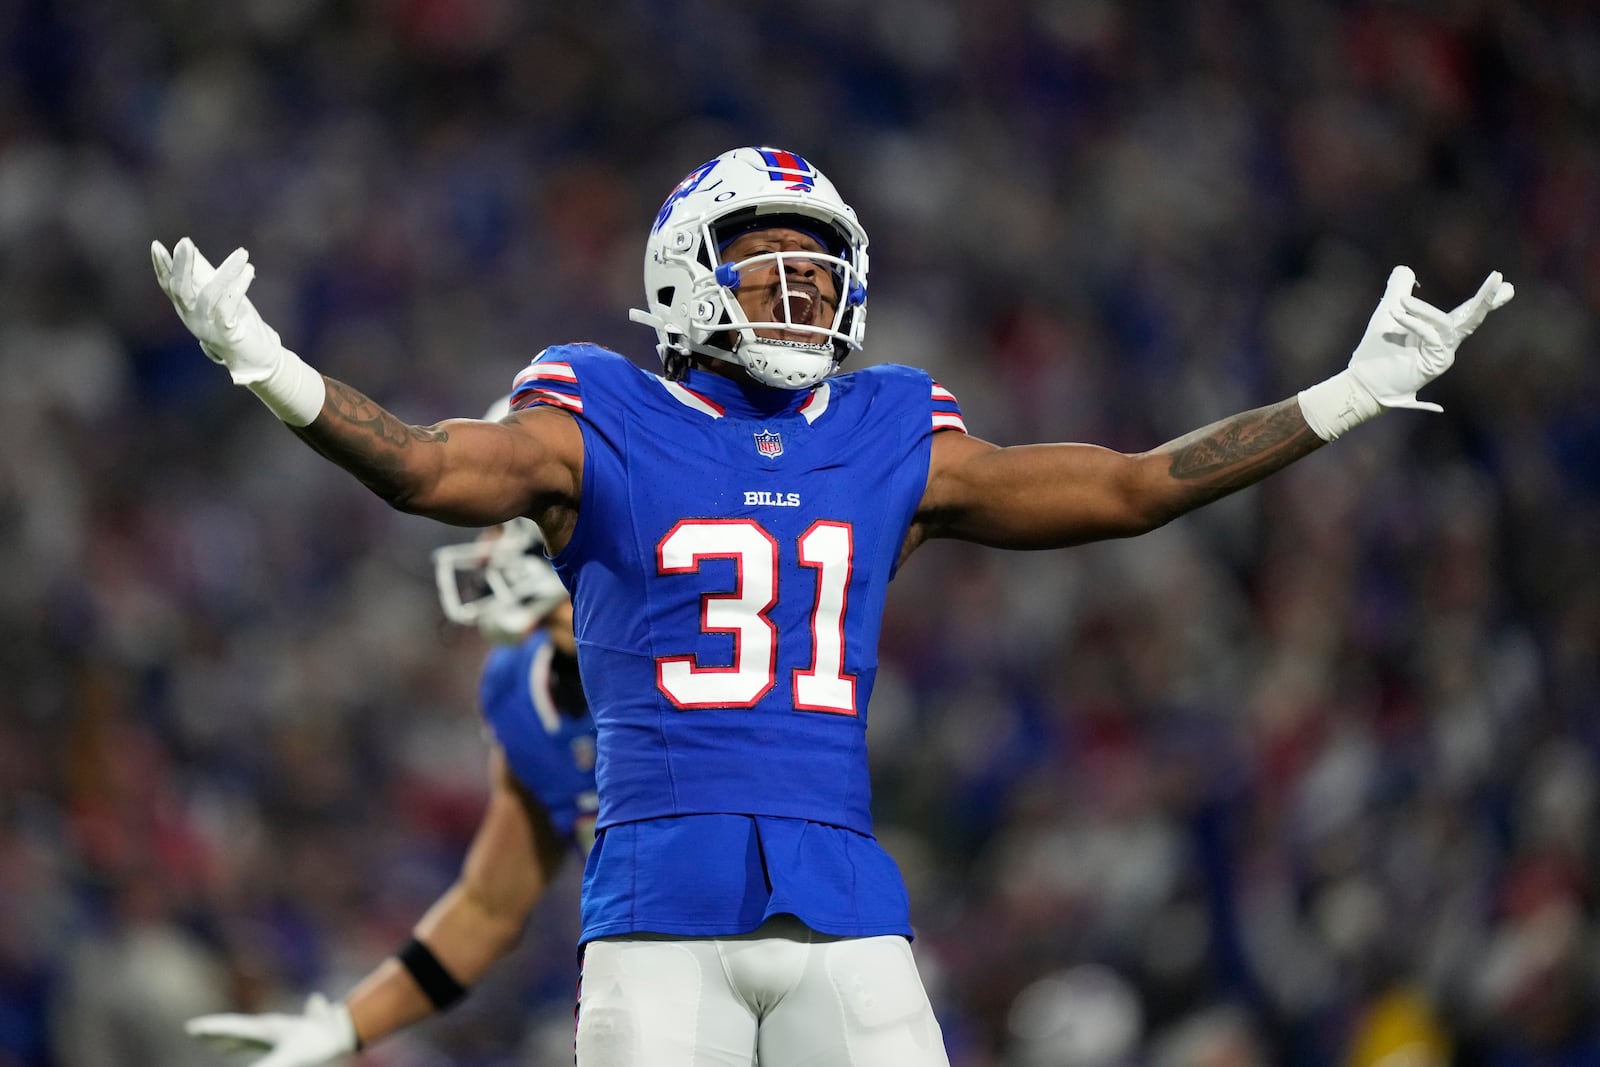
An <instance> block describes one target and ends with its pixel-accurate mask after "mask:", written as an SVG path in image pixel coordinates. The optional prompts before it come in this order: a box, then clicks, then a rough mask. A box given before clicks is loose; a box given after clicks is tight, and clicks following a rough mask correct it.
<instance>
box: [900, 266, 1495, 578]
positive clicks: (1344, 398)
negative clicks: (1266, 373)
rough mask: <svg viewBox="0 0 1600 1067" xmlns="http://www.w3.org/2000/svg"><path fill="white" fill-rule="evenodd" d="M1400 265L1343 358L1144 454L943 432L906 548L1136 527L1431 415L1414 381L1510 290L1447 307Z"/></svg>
mask: <svg viewBox="0 0 1600 1067" xmlns="http://www.w3.org/2000/svg"><path fill="white" fill-rule="evenodd" d="M1415 284H1416V278H1415V276H1414V275H1413V274H1412V273H1411V271H1410V269H1409V268H1406V267H1396V268H1395V270H1394V271H1393V273H1391V275H1390V277H1389V284H1388V288H1387V289H1386V291H1385V293H1384V295H1383V299H1382V300H1381V301H1379V304H1378V307H1377V310H1375V311H1374V312H1373V314H1372V318H1371V319H1370V320H1369V321H1368V323H1367V329H1366V332H1365V333H1364V334H1363V336H1362V338H1361V342H1360V343H1359V344H1358V345H1357V346H1356V349H1355V352H1354V354H1353V355H1352V356H1351V358H1350V365H1349V366H1348V367H1347V368H1346V369H1345V370H1343V371H1341V372H1340V373H1338V374H1336V375H1334V376H1333V377H1332V378H1329V379H1328V380H1327V381H1325V382H1322V383H1320V384H1318V385H1315V386H1312V387H1311V388H1310V389H1307V390H1305V391H1303V392H1302V393H1300V394H1299V395H1298V396H1295V397H1291V398H1289V399H1287V400H1283V401H1280V402H1278V403H1276V404H1271V405H1268V406H1266V407H1262V408H1256V409H1255V410H1253V411H1246V412H1243V413H1241V414H1238V415H1234V416H1231V417H1230V418H1226V419H1222V420H1221V421H1219V422H1214V423H1212V424H1211V425H1209V426H1206V427H1204V428H1202V429H1199V430H1196V431H1194V432H1193V433H1189V434H1185V435H1184V436H1182V437H1179V438H1178V439H1176V440H1174V441H1169V442H1168V443H1166V444H1164V445H1162V446H1161V447H1159V448H1156V449H1153V450H1151V451H1149V452H1143V453H1139V454H1136V455H1127V454H1124V453H1120V452H1114V451H1112V450H1110V449H1105V448H1098V447H1095V446H1092V445H1078V444H1055V445H1023V446H1016V447H1011V448H999V447H996V446H995V445H992V444H989V443H988V442H986V441H980V440H977V439H975V438H971V437H967V436H965V435H962V434H958V433H953V432H946V433H941V434H938V435H937V436H936V437H935V438H934V441H933V450H932V457H931V462H930V467H929V475H928V486H927V489H926V491H925V493H924V496H923V499H922V505H921V507H920V509H919V511H918V514H917V520H916V522H915V524H914V525H913V527H912V531H911V534H910V536H909V537H908V538H907V541H906V545H905V547H904V550H903V552H902V557H903V556H904V555H906V554H908V553H909V552H911V551H912V550H913V549H914V548H915V547H916V546H917V545H918V544H920V543H921V542H922V541H923V540H926V539H927V538H930V537H954V538H960V539H962V540H967V541H976V542H978V543H980V544H987V545H995V546H999V547H1004V548H1057V547H1061V546H1064V545H1072V544H1080V543H1083V542H1085V541H1095V540H1100V539H1102V538H1108V537H1127V536H1130V535H1133V534H1139V533H1144V532H1146V531H1148V530H1153V529H1155V528H1156V527H1158V526H1160V525H1162V524H1163V523H1166V522H1168V521H1170V520H1172V519H1174V518H1176V517H1177V516H1179V515H1182V514H1183V513H1185V512H1187V511H1191V510H1193V509H1194V508H1197V507H1200V506H1201V505H1203V504H1207V503H1210V502H1211V501H1213V500H1216V499H1218V498H1219V497H1222V496H1226V495H1227V494H1229V493H1232V492H1234V491H1235V490H1238V489H1242V488H1244V487H1245V486H1247V485H1253V484H1254V483H1256V482H1258V481H1260V480H1261V479H1262V478H1265V477H1266V476H1267V475H1269V474H1272V473H1273V472H1274V471H1278V470H1281V469H1282V468H1284V467H1286V466H1287V465H1289V464H1290V463H1293V462H1294V461H1295V460H1297V459H1299V458H1300V457H1302V456H1305V455H1308V454H1309V453H1311V452H1314V451H1315V450H1316V449H1318V448H1320V447H1321V446H1322V445H1323V444H1324V443H1325V442H1327V441H1332V440H1334V439H1335V438H1337V437H1338V436H1339V435H1340V434H1342V433H1343V432H1344V431H1346V430H1348V429H1350V428H1351V427H1352V426H1355V425H1357V424H1359V423H1361V422H1364V421H1365V420H1367V419H1369V418H1372V417H1373V416H1375V415H1377V414H1379V413H1380V412H1382V411H1384V410H1385V409H1387V408H1391V407H1413V408H1423V409H1428V410H1434V411H1437V410H1439V408H1438V406H1437V405H1435V404H1428V403H1426V402H1424V401H1419V400H1418V399H1417V390H1418V389H1420V388H1421V387H1422V386H1423V385H1426V384H1427V383H1428V382H1430V381H1432V380H1433V379H1434V378H1436V377H1438V376H1439V375H1440V374H1442V373H1444V371H1445V370H1447V369H1448V368H1449V367H1450V365H1451V363H1452V362H1453V361H1454V359H1455V351H1456V347H1457V346H1458V345H1459V344H1460V343H1461V341H1462V340H1463V339H1464V338H1465V337H1466V336H1467V335H1468V334H1470V333H1471V332H1472V331H1473V330H1475V329H1476V328H1477V327H1478V325H1479V324H1480V323H1482V322H1483V320H1484V317H1485V316H1487V315H1488V313H1489V312H1490V311H1491V310H1493V309H1494V308H1497V307H1500V306H1502V305H1504V304H1505V303H1506V301H1508V300H1510V299H1511V297H1512V295H1513V292H1514V290H1513V289H1512V287H1511V286H1510V285H1509V284H1506V283H1505V282H1504V281H1502V279H1501V277H1500V275H1499V273H1498V272H1496V273H1493V274H1490V275H1489V277H1488V278H1486V279H1485V280H1484V283H1483V286H1482V287H1481V288H1480V289H1479V290H1478V292H1477V294H1476V295H1475V296H1473V297H1472V298H1471V299H1470V300H1468V301H1466V302H1465V303H1463V304H1461V305H1460V306H1459V307H1457V308H1456V309H1454V310H1453V311H1450V312H1444V311H1440V310H1439V309H1438V308H1435V307H1433V306H1432V305H1430V304H1427V303H1425V302H1423V301H1421V300H1418V299H1417V298H1415V297H1414V296H1412V295H1411V289H1412V287H1413V286H1414V285H1415Z"/></svg>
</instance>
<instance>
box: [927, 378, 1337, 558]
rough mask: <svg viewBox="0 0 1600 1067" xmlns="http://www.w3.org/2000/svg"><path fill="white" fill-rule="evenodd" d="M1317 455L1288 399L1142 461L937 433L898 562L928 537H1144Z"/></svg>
mask: <svg viewBox="0 0 1600 1067" xmlns="http://www.w3.org/2000/svg"><path fill="white" fill-rule="evenodd" d="M1322 444H1323V441H1322V439H1321V438H1320V437H1318V436H1317V435H1316V434H1315V433H1313V432H1312V431H1311V428H1310V427H1309V426H1307V425H1306V421H1305V419H1304V418H1303V417H1302V416H1301V414H1300V406H1299V403H1298V401H1296V400H1295V399H1294V398H1290V399H1288V400H1284V401H1281V402H1279V403H1277V404H1272V405H1269V406H1267V407H1263V408H1256V409H1255V410H1254V411H1246V412H1243V413H1242V414H1239V415H1234V416H1232V417H1231V418H1226V419H1223V420H1221V421H1220V422H1215V423H1212V424H1211V425H1210V426H1206V427H1204V428H1203V429H1199V430H1196V431H1194V432H1193V433H1190V434H1186V435H1185V436H1183V437H1180V438H1178V439H1177V440H1175V441H1170V442H1168V443H1167V444H1164V445H1162V446H1161V447H1160V448H1157V449H1153V450H1152V451H1149V452H1143V453H1140V454H1138V455H1125V454H1123V453H1121V452H1114V451H1112V450H1110V449H1107V448H1099V447H1096V446H1094V445H1079V444H1052V445H1019V446H1015V447H1011V448H1000V447H997V446H995V445H992V444H990V443H988V442H987V441H980V440H978V439H977V438H974V437H968V436H967V435H965V434H960V433H954V432H945V433H940V434H936V435H935V436H934V439H933V455H932V458H931V462H930V465H929V471H928V487H927V490H926V491H925V492H924V494H923V498H922V504H921V507H920V508H919V509H918V513H917V521H916V523H915V524H914V525H913V527H912V530H911V533H910V535H909V536H908V537H907V539H906V544H905V546H904V548H903V549H902V552H901V558H902V559H903V558H904V557H905V556H906V555H908V554H910V552H911V551H912V550H913V549H914V548H916V546H917V545H918V544H920V543H921V542H922V541H924V540H926V539H928V538H930V537H954V538H959V539H961V540H965V541H975V542H977V543H979V544H985V545H995V546H998V547H1001V548H1059V547H1061V546H1064V545H1073V544H1081V543H1083V542H1086V541H1097V540H1101V539H1102V538H1108V537H1128V536H1131V535H1133V534H1140V533H1144V532H1146V531H1148V530H1153V529H1155V528H1156V527H1158V526H1161V525H1162V524H1164V523H1166V522H1169V521H1170V520H1172V519H1174V518H1176V517H1177V516H1179V515H1182V514H1183V513H1184V512H1186V511H1191V510H1193V509H1194V508H1197V507H1199V506H1201V505H1202V504H1207V503H1210V502H1211V501H1213V500H1216V499H1217V498H1218V497H1222V496H1226V495H1227V494H1229V493H1231V492H1233V491H1234V490H1236V489H1242V488H1244V487H1245V486H1247V485H1252V484H1254V483H1255V482H1258V481H1260V480H1261V479H1262V478H1265V477H1266V476H1267V475H1269V474H1271V473H1272V472H1273V471H1276V470H1279V469H1281V468H1282V467H1285V466H1287V465H1288V464H1290V463H1292V462H1294V461H1295V460H1297V459H1299V458H1300V457H1301V456H1304V455H1306V454H1308V453H1310V452H1312V451H1314V450H1316V449H1317V448H1319V447H1321V446H1322Z"/></svg>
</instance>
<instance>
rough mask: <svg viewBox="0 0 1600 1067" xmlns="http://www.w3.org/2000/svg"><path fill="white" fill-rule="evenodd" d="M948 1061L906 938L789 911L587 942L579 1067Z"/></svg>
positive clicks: (865, 1065) (938, 1066) (944, 1066)
mask: <svg viewBox="0 0 1600 1067" xmlns="http://www.w3.org/2000/svg"><path fill="white" fill-rule="evenodd" d="M757 1062H759V1063H760V1067H949V1064H950V1060H949V1058H948V1057H947V1056H946V1055H945V1050H944V1038H943V1035H942V1034H940V1032H939V1023H938V1021H937V1020H935V1019H934V1017H933V1008H932V1006H931V1005H930V1004H929V1003H928V995H927V993H926V992H925V991H924V990H923V988H922V979H921V978H919V977H918V975H917V966H916V963H915V962H914V961H913V960H912V958H911V946H910V944H908V943H907V941H906V939H905V938H903V937H898V936H889V937H832V936H829V935H827V934H819V933H816V932H815V931H813V930H811V929H810V928H808V927H807V926H805V925H804V924H803V923H801V922H800V921H799V920H798V919H795V918H793V917H791V916H787V915H785V916H778V917H775V918H773V919H770V920H768V921H767V922H766V923H765V924H763V925H762V926H761V928H760V929H758V930H755V931H753V932H751V933H749V934H744V935H742V936H739V937H722V938H683V937H660V936H655V935H648V934H646V935H637V936H631V937H612V938H605V939H603V940H600V941H591V942H589V944H588V945H587V946H585V948H584V953H583V982H582V986H581V989H580V992H579V996H578V1067H752V1065H753V1064H756V1063H757Z"/></svg>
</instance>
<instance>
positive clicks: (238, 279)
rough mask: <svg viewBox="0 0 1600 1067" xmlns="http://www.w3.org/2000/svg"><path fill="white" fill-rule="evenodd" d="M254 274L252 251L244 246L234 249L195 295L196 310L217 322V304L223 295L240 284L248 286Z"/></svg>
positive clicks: (204, 316)
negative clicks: (251, 259) (251, 258)
mask: <svg viewBox="0 0 1600 1067" xmlns="http://www.w3.org/2000/svg"><path fill="white" fill-rule="evenodd" d="M254 276H255V275H254V271H253V268H251V267H250V253H248V252H246V251H245V250H244V249H242V248H236V249H234V250H233V252H232V254H230V255H229V256H228V258H227V259H225V260H223V261H222V265H221V266H220V267H218V268H217V269H216V272H215V273H214V274H213V275H212V277H211V280H210V281H208V282H206V284H205V287H204V288H202V289H201V290H200V293H199V295H198V296H196V297H195V310H196V311H197V312H199V313H200V315H201V316H202V317H203V318H205V319H207V320H209V321H211V322H216V321H217V306H218V305H219V304H220V303H221V302H222V298H223V296H224V295H226V294H227V292H228V290H229V289H231V288H234V287H236V286H239V285H240V284H242V285H243V286H244V287H245V288H248V287H249V285H250V279H251V278H252V277H254ZM241 295H242V293H241Z"/></svg>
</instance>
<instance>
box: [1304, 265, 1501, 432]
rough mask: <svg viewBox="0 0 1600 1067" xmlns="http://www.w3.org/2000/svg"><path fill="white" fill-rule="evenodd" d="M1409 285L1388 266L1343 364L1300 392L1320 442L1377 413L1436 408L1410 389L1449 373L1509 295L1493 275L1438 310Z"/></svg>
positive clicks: (1412, 280)
mask: <svg viewBox="0 0 1600 1067" xmlns="http://www.w3.org/2000/svg"><path fill="white" fill-rule="evenodd" d="M1416 284H1417V276H1416V275H1415V274H1414V273H1412V270H1411V268H1410V267H1405V266H1401V267H1396V268H1394V270H1393V271H1391V272H1390V274H1389V283H1388V285H1387V287H1386V288H1385V289H1384V293H1383V298H1382V299H1381V300H1379V301H1378V306H1377V308H1376V309H1375V310H1374V311H1373V313H1372V318H1370V319H1369V320H1368V321H1367V329H1366V332H1365V333H1364V334H1362V335H1361V341H1360V343H1359V344H1357V345H1356V348H1355V351H1354V352H1353V353H1351V355H1350V364H1349V366H1348V367H1346V368H1345V369H1344V370H1343V371H1340V372H1339V373H1338V374H1336V375H1334V376H1333V377H1332V378H1329V379H1328V380H1327V381H1324V382H1321V383H1319V384H1317V385H1314V386H1312V387H1311V388H1310V389H1307V390H1305V391H1303V392H1302V393H1301V394H1300V410H1301V413H1302V414H1303V415H1304V416H1305V420H1306V423H1307V424H1308V425H1309V426H1310V427H1311V429H1312V430H1314V431H1315V432H1316V434H1317V436H1318V437H1321V438H1322V439H1323V440H1324V441H1332V440H1333V439H1334V438H1336V437H1338V436H1339V435H1340V434H1342V433H1344V432H1345V431H1346V430H1348V429H1350V427H1352V426H1355V425H1357V424H1359V423H1362V422H1365V421H1366V420H1367V419H1370V418H1372V417H1373V416H1374V415H1377V414H1379V413H1380V412H1381V411H1383V409H1384V408H1416V409H1419V410H1422V411H1443V410H1444V409H1443V408H1441V407H1440V406H1439V405H1438V404H1433V403H1429V402H1428V401H1426V400H1418V399H1417V390H1419V389H1421V388H1422V387H1423V386H1425V385H1427V384H1428V383H1429V382H1431V381H1433V380H1434V379H1435V378H1437V377H1439V375H1441V374H1443V373H1444V372H1445V371H1447V370H1449V369H1450V366H1451V364H1453V363H1454V362H1455V359H1456V348H1457V347H1458V346H1459V345H1460V344H1461V342H1462V341H1463V340H1465V339H1466V337H1467V336H1468V335H1469V334H1471V333H1472V331H1473V330H1476V329H1477V328H1478V327H1479V325H1481V324H1482V322H1483V320H1484V319H1485V318H1486V317H1487V316H1488V314H1489V312H1491V311H1493V310H1494V309H1495V308H1498V307H1503V306H1504V305H1505V304H1506V303H1507V302H1508V301H1509V300H1510V299H1511V298H1512V297H1513V296H1515V295H1516V289H1515V288H1514V287H1513V286H1512V285H1511V283H1509V282H1507V281H1505V280H1503V279H1502V278H1501V276H1500V272H1499V271H1493V272H1491V273H1490V274H1489V276H1488V277H1487V278H1485V279H1484V280H1483V284H1482V285H1481V286H1479V287H1478V291H1477V293H1476V294H1475V295H1474V296H1472V297H1471V298H1470V299H1468V300H1466V301H1464V302H1462V303H1461V304H1460V305H1459V306H1457V307H1456V308H1454V309H1453V310H1451V311H1449V312H1445V311H1441V310H1439V309H1438V308H1436V307H1434V306H1433V305H1432V304H1430V303H1428V302H1427V301H1425V300H1420V299H1418V298H1417V297H1415V296H1412V295H1411V290H1412V289H1413V288H1415V287H1416Z"/></svg>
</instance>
